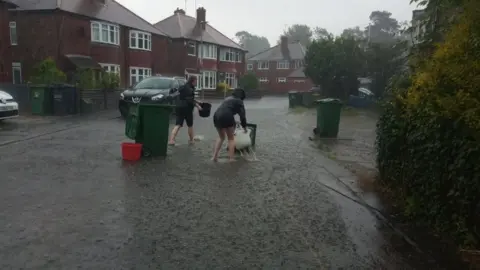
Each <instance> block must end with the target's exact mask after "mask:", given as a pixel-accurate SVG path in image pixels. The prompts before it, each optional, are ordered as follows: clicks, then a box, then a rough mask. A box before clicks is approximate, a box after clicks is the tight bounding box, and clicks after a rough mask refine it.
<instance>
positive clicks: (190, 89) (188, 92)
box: [169, 76, 202, 145]
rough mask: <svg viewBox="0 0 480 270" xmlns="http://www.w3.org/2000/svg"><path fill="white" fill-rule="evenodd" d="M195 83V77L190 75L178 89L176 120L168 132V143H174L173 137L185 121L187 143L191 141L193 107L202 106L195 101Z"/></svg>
mask: <svg viewBox="0 0 480 270" xmlns="http://www.w3.org/2000/svg"><path fill="white" fill-rule="evenodd" d="M196 85H197V78H196V77H195V76H190V77H189V78H188V81H187V83H185V85H183V86H181V87H180V88H179V89H178V92H179V100H178V104H177V107H176V108H175V114H176V121H175V127H174V128H173V130H172V133H171V134H170V141H169V144H170V145H175V138H176V137H177V134H178V131H179V130H180V128H181V127H183V122H186V123H187V127H188V137H189V143H193V138H194V136H193V109H194V108H195V107H197V108H198V109H199V110H201V109H202V108H201V107H200V105H198V103H197V102H196V101H195V86H196Z"/></svg>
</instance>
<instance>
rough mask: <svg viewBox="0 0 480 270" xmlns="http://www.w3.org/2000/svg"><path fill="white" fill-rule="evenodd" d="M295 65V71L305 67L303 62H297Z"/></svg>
mask: <svg viewBox="0 0 480 270" xmlns="http://www.w3.org/2000/svg"><path fill="white" fill-rule="evenodd" d="M294 65H295V69H298V68H301V67H303V60H296V61H295V64H294Z"/></svg>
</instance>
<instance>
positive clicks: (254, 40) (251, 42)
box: [235, 31, 270, 57]
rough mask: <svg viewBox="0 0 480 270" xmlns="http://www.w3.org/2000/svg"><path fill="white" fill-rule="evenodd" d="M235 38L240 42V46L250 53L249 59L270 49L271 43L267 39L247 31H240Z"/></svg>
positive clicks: (248, 54)
mask: <svg viewBox="0 0 480 270" xmlns="http://www.w3.org/2000/svg"><path fill="white" fill-rule="evenodd" d="M235 37H236V38H237V39H238V40H239V43H240V45H241V46H242V47H243V48H245V49H246V50H247V51H248V53H247V57H248V56H251V55H255V54H257V53H260V52H262V51H264V50H266V49H268V48H270V43H269V42H268V39H267V38H266V37H262V36H257V35H254V34H252V33H249V32H247V31H239V32H237V33H236V34H235Z"/></svg>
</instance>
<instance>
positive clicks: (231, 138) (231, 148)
mask: <svg viewBox="0 0 480 270" xmlns="http://www.w3.org/2000/svg"><path fill="white" fill-rule="evenodd" d="M226 133H227V139H228V158H229V159H230V161H234V160H235V135H234V133H235V127H230V128H227V129H226Z"/></svg>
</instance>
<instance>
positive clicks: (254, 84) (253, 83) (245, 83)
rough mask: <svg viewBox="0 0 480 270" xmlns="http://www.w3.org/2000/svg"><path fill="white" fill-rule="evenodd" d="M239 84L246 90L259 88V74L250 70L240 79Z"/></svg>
mask: <svg viewBox="0 0 480 270" xmlns="http://www.w3.org/2000/svg"><path fill="white" fill-rule="evenodd" d="M238 84H239V86H240V87H242V88H243V89H245V90H246V91H249V90H257V89H258V84H259V81H258V78H257V76H255V74H254V73H251V72H249V73H247V74H245V75H243V76H242V77H241V78H240V80H239V81H238Z"/></svg>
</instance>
